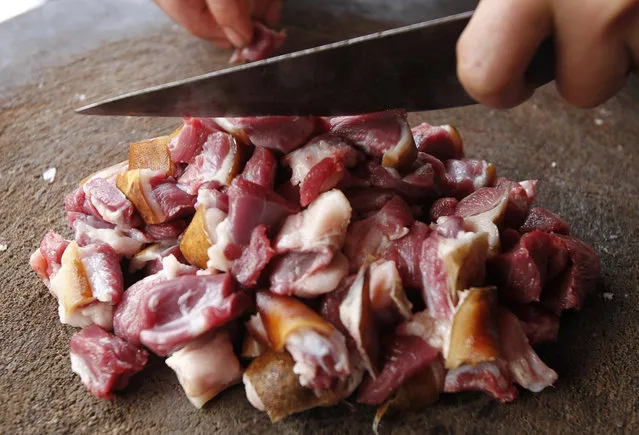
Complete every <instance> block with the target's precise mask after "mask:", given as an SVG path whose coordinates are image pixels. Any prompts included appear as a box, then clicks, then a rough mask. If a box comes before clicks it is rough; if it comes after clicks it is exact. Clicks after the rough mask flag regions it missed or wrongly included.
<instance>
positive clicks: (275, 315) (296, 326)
mask: <svg viewBox="0 0 639 435" xmlns="http://www.w3.org/2000/svg"><path fill="white" fill-rule="evenodd" d="M257 312H258V313H260V317H261V318H262V322H263V323H264V329H266V334H267V335H268V339H269V341H270V343H271V346H272V348H273V349H274V350H277V351H280V350H282V349H283V348H284V346H285V345H286V339H287V338H288V336H289V335H290V334H292V333H294V332H296V331H299V330H301V329H313V330H314V331H316V332H318V333H319V334H322V335H324V336H326V337H328V336H329V335H331V334H332V333H333V331H334V330H335V328H334V326H333V325H331V324H330V323H328V322H327V321H326V320H324V319H323V318H322V317H321V316H319V315H318V314H317V313H316V312H315V311H313V310H311V309H310V308H309V307H307V306H306V305H304V304H303V303H302V302H300V301H298V300H297V299H295V298H292V297H290V296H280V295H276V294H274V293H266V292H259V293H258V294H257Z"/></svg>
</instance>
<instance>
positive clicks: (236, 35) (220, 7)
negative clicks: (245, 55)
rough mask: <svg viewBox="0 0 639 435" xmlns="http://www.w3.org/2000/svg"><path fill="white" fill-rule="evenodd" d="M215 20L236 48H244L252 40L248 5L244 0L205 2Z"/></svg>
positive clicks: (209, 0)
mask: <svg viewBox="0 0 639 435" xmlns="http://www.w3.org/2000/svg"><path fill="white" fill-rule="evenodd" d="M206 3H207V5H208V7H209V9H210V11H211V13H212V14H213V16H214V17H215V20H216V21H217V22H218V23H219V24H220V26H221V27H222V29H223V30H224V34H225V35H226V37H227V38H228V40H229V41H231V44H233V45H234V46H236V47H244V46H245V45H247V44H248V43H249V42H251V39H253V22H252V21H251V16H250V4H249V2H248V1H245V0H206Z"/></svg>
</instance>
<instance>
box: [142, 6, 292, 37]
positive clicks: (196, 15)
mask: <svg viewBox="0 0 639 435" xmlns="http://www.w3.org/2000/svg"><path fill="white" fill-rule="evenodd" d="M282 2H283V0H155V3H156V4H157V5H158V6H159V7H160V8H162V10H163V11H164V12H165V13H166V14H167V15H168V16H169V17H170V18H171V19H173V20H174V21H175V22H177V23H178V24H180V25H181V26H183V27H185V28H186V29H187V30H188V31H189V32H190V33H192V34H193V35H195V36H197V37H198V38H202V39H206V40H208V41H211V42H212V43H214V44H215V45H217V46H219V47H222V48H231V47H244V46H245V45H247V44H248V43H249V42H251V39H252V37H253V22H252V18H255V19H256V20H259V21H263V22H264V23H265V24H267V25H271V26H272V25H275V24H276V23H277V21H278V20H279V18H280V13H281V10H282Z"/></svg>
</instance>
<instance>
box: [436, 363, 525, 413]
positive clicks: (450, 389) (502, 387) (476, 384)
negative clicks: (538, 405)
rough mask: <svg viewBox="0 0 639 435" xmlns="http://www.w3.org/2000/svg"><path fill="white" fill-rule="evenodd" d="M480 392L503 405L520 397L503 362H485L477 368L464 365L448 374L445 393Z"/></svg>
mask: <svg viewBox="0 0 639 435" xmlns="http://www.w3.org/2000/svg"><path fill="white" fill-rule="evenodd" d="M473 390H479V391H484V392H485V393H488V394H490V395H491V396H493V397H494V398H496V399H498V400H499V401H500V402H502V403H506V402H512V401H513V400H515V399H516V398H517V397H518V396H519V392H518V391H517V387H515V386H514V385H513V383H512V381H511V379H510V374H509V372H508V368H507V367H506V365H505V364H504V362H503V361H502V360H496V361H490V362H484V363H481V364H478V365H476V366H471V365H463V366H461V367H459V368H457V369H455V370H450V371H449V372H448V373H447V374H446V379H445V381H444V391H445V392H446V393H458V392H460V391H473Z"/></svg>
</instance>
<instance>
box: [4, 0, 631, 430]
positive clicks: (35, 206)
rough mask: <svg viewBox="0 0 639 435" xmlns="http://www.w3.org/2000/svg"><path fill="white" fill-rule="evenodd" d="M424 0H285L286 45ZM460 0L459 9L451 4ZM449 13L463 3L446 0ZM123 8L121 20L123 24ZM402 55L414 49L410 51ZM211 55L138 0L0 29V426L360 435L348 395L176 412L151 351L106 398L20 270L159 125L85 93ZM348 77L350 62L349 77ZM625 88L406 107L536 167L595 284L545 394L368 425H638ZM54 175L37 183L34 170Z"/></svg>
mask: <svg viewBox="0 0 639 435" xmlns="http://www.w3.org/2000/svg"><path fill="white" fill-rule="evenodd" d="M444 3H446V2H445V1H441V2H424V1H417V0H414V1H407V2H403V3H402V4H401V5H399V4H398V3H395V2H382V1H378V2H365V1H359V2H348V3H344V4H343V2H339V1H327V2H317V4H314V2H310V1H299V2H289V4H288V5H287V8H286V10H285V16H284V23H285V27H286V28H287V29H288V32H289V36H290V37H289V42H288V43H287V45H286V47H285V49H286V50H294V49H299V48H303V47H309V46H312V45H317V44H319V43H321V42H327V41H333V40H337V39H341V38H343V37H347V36H354V35H358V34H364V33H368V32H370V31H373V30H379V29H383V28H387V27H390V26H393V25H394V24H396V23H400V22H414V21H418V20H421V19H424V18H428V17H433V16H436V15H440V14H441V11H442V10H441V5H442V4H444ZM467 3H472V2H467ZM458 9H463V5H462V6H459V5H458ZM123 17H128V18H123ZM416 55H419V54H416ZM228 56H229V53H227V52H222V51H219V50H217V49H215V48H212V47H210V46H209V45H208V44H206V43H204V42H201V41H198V40H196V39H194V38H193V37H191V36H189V35H187V34H186V33H185V32H184V31H182V30H181V29H179V28H177V27H176V26H174V25H172V24H171V23H169V22H168V21H167V20H166V19H165V18H164V17H163V15H162V14H161V13H160V12H158V11H157V10H156V9H155V7H154V5H153V4H152V3H151V2H147V1H142V0H117V1H115V0H110V1H109V2H86V1H82V0H55V1H52V2H50V3H48V4H47V5H45V7H43V8H41V9H39V10H36V11H34V12H31V13H28V14H27V15H24V16H22V17H19V18H17V19H15V20H12V21H9V22H6V23H1V24H0V67H1V68H2V69H1V70H0V244H2V245H6V250H2V251H0V282H1V283H2V291H0V316H1V321H0V433H7V434H9V433H45V432H46V433H53V432H55V433H62V432H64V433H68V432H83V433H102V432H118V433H119V432H129V431H133V432H142V433H144V432H154V433H178V432H181V433H240V432H241V433H244V434H249V433H250V434H252V433H255V434H257V433H265V432H273V433H280V434H283V433H309V434H310V433H312V434H315V433H331V434H334V433H369V432H370V428H371V423H372V419H373V414H374V410H373V409H371V408H368V407H364V406H359V405H356V404H352V403H345V404H342V405H340V406H338V407H336V408H332V409H318V410H313V411H310V412H307V413H304V414H302V415H298V416H294V417H292V418H290V419H288V420H286V421H284V422H282V423H279V424H277V425H275V426H271V425H270V423H269V421H268V419H267V417H266V416H265V414H262V413H260V412H258V411H256V410H254V409H252V408H251V406H250V405H249V404H248V402H247V401H246V400H245V399H244V392H243V389H242V388H241V387H235V388H233V389H231V390H229V391H227V392H225V393H224V394H222V395H221V396H220V397H218V398H217V399H215V400H213V401H212V402H211V403H209V404H208V405H207V406H206V407H205V408H204V409H203V410H196V409H195V408H193V407H192V406H191V405H190V403H189V402H188V401H187V399H186V398H185V397H184V395H183V393H182V391H181V388H180V386H179V384H178V382H177V379H176V378H175V376H174V374H173V372H172V371H171V370H170V369H169V368H168V367H167V366H166V365H165V364H164V363H163V361H162V360H160V359H159V358H155V359H152V360H151V362H150V364H149V367H148V368H147V369H146V370H145V371H144V372H143V373H142V374H140V375H138V376H136V377H135V378H134V379H133V381H132V383H131V385H130V386H129V388H128V389H127V390H126V391H125V392H124V393H123V394H121V395H118V397H117V398H116V399H115V400H113V401H111V402H104V401H100V400H98V399H95V398H94V397H92V396H91V395H90V394H88V393H87V392H86V391H85V389H84V387H83V386H82V384H81V382H80V380H79V378H78V377H77V376H76V375H74V374H73V373H72V372H71V368H70V363H69V359H68V342H69V338H70V336H71V335H72V333H73V332H74V328H69V327H65V326H62V325H60V323H59V322H58V318H57V312H56V311H57V310H56V304H55V302H54V300H53V298H52V297H51V296H50V295H49V294H48V292H47V290H46V288H45V287H44V285H43V284H42V283H41V282H40V281H39V280H38V279H37V278H36V276H35V274H34V273H33V272H32V271H31V270H30V268H29V267H28V257H29V254H30V253H31V252H32V251H33V250H34V249H35V248H36V247H37V246H38V244H39V242H40V239H41V238H42V236H43V235H44V233H45V232H46V230H48V229H49V228H53V229H55V230H57V231H60V232H62V233H63V234H65V235H70V233H69V230H68V229H67V227H66V223H65V218H64V213H63V209H62V201H63V198H64V195H65V193H67V192H69V191H70V190H71V189H72V188H73V187H74V186H75V185H76V183H77V182H78V181H79V180H80V179H81V178H82V177H83V176H85V175H87V174H88V173H90V172H92V171H94V170H96V169H99V168H101V167H104V166H107V165H109V164H111V163H114V162H117V161H121V160H123V159H125V158H126V154H127V144H128V143H129V142H132V141H135V140H138V139H143V138H146V137H149V136H157V135H159V134H162V133H165V132H168V131H170V130H171V129H172V128H173V127H175V126H176V125H178V124H179V121H178V120H172V119H133V118H93V117H83V116H79V115H74V114H73V112H72V109H73V108H75V107H77V106H79V105H82V104H84V102H86V101H93V100H96V99H99V98H102V97H106V96H110V95H114V94H118V93H120V92H123V91H127V90H133V89H136V88H138V87H140V86H146V85H151V84H156V83H161V82H164V81H167V80H170V79H177V78H180V77H183V76H186V75H191V74H197V73H201V72H205V71H208V70H211V69H214V68H221V67H223V66H224V65H225V62H226V60H227V58H228ZM362 73H363V74H366V73H368V72H366V71H363V72H362ZM638 101H639V85H637V83H636V82H635V83H633V84H631V85H629V86H628V87H627V88H626V89H625V90H624V91H623V92H622V93H621V94H620V95H619V96H617V97H615V98H614V99H613V100H611V101H610V102H608V103H606V104H605V105H604V106H602V107H600V108H597V109H593V110H588V111H582V110H576V109H572V108H569V107H568V106H566V105H565V104H564V103H563V102H562V101H561V100H560V99H559V98H558V97H557V95H556V93H555V91H554V89H553V88H552V87H547V88H545V89H543V90H542V91H540V92H539V93H538V95H537V96H536V97H535V98H534V99H533V100H532V101H530V102H529V103H527V104H525V105H523V106H521V107H519V108H517V109H514V110H511V111H507V112H499V111H492V110H488V109H486V108H483V107H468V108H464V109H456V110H448V111H442V112H432V113H425V114H416V115H413V116H412V117H411V118H412V121H413V122H418V121H421V120H428V121H429V122H432V123H446V122H451V123H454V124H455V125H456V126H457V127H458V128H459V130H460V131H461V133H462V136H463V137H464V139H465V142H466V144H467V145H466V146H467V150H468V154H469V155H470V156H471V157H482V158H485V159H487V160H490V161H493V162H495V163H496V165H497V167H498V169H499V172H500V173H501V174H503V175H507V176H511V177H516V178H533V177H534V178H539V179H540V180H541V182H540V185H539V192H540V193H539V199H538V203H539V204H541V205H543V206H545V207H548V208H550V209H551V210H555V211H557V212H558V213H559V214H561V215H562V216H563V217H564V218H566V219H567V220H568V221H569V222H570V223H571V224H572V228H573V232H574V233H575V234H576V235H578V236H579V237H582V238H583V239H584V240H585V241H587V242H588V243H591V244H592V245H593V246H594V247H595V249H596V250H597V251H598V252H599V254H600V256H601V260H602V268H603V280H602V285H601V289H600V291H601V292H606V293H610V294H611V295H612V296H610V295H607V296H608V298H603V297H602V295H601V294H598V295H596V296H595V297H593V298H592V299H591V300H590V301H589V302H588V304H587V306H586V307H585V308H584V309H583V310H582V312H580V313H569V314H567V315H565V316H564V319H563V322H562V328H561V332H560V338H559V342H558V343H556V344H551V345H547V346H544V347H543V348H542V349H540V354H541V356H542V357H543V359H544V360H545V361H546V362H547V363H548V365H549V366H551V367H552V368H554V369H555V370H556V371H557V372H558V373H559V381H558V382H557V383H556V387H555V388H552V389H548V390H546V391H544V392H542V393H540V394H536V395H533V394H529V393H523V394H522V396H521V397H520V399H518V400H517V401H516V402H514V403H513V404H509V405H500V404H498V403H497V402H495V401H493V400H491V399H490V398H488V397H487V396H485V395H482V394H480V393H477V394H461V395H447V396H445V397H444V398H443V400H442V401H441V402H440V403H438V404H437V405H434V406H431V407H429V408H426V409H424V410H423V411H420V412H414V413H408V414H406V415H404V416H402V417H401V418H400V419H395V420H389V421H387V422H384V423H383V425H382V429H381V430H382V433H424V432H425V431H428V432H432V433H526V432H527V433H577V432H586V433H604V432H606V433H607V432H613V433H614V432H618V433H632V432H635V433H637V432H638V431H639V421H638V420H639V417H638V412H639V399H638V397H639V393H638V392H639V375H638V374H637V367H638V366H639V339H638V338H637V337H639V289H638V283H639V266H638V262H637V254H638V253H639V212H638V211H637V209H638V207H639V188H638V186H639V169H637V166H638V165H639V144H638V143H637V142H638V138H639V102H638ZM49 167H55V168H57V171H58V173H57V178H56V180H55V183H53V184H47V183H45V182H44V181H43V180H42V176H41V175H42V172H43V171H44V170H46V169H47V168H49Z"/></svg>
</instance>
